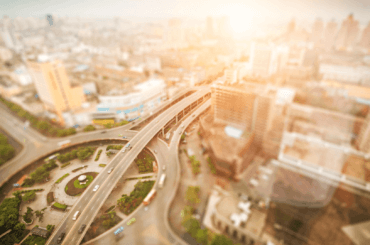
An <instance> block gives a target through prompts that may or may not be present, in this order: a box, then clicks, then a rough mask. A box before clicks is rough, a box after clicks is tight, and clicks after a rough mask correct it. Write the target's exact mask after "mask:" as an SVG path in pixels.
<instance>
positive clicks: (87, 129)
mask: <svg viewBox="0 0 370 245" xmlns="http://www.w3.org/2000/svg"><path fill="white" fill-rule="evenodd" d="M95 129H96V128H95V127H94V126H93V125H87V126H86V127H85V128H84V132H89V131H94V130H95Z"/></svg>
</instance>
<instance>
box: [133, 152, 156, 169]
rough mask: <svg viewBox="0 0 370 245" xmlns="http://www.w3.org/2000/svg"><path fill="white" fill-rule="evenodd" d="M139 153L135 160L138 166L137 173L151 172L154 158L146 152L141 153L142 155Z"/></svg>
mask: <svg viewBox="0 0 370 245" xmlns="http://www.w3.org/2000/svg"><path fill="white" fill-rule="evenodd" d="M141 154H142V153H141ZM141 154H140V155H139V157H140V158H139V159H137V160H136V165H137V166H138V168H139V173H150V172H153V161H154V158H153V157H152V156H151V155H149V154H147V153H143V154H144V155H143V156H142V155H141Z"/></svg>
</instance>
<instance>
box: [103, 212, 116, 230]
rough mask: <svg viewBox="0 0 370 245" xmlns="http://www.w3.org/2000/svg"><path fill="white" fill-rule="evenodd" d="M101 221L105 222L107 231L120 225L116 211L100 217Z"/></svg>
mask: <svg viewBox="0 0 370 245" xmlns="http://www.w3.org/2000/svg"><path fill="white" fill-rule="evenodd" d="M100 219H102V220H103V222H102V225H103V226H104V228H105V229H110V228H112V227H113V226H115V225H116V224H117V223H118V217H117V215H116V211H110V212H108V213H106V214H103V215H102V216H100Z"/></svg>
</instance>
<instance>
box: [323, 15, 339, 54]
mask: <svg viewBox="0 0 370 245" xmlns="http://www.w3.org/2000/svg"><path fill="white" fill-rule="evenodd" d="M336 35H337V23H336V22H335V21H334V20H331V21H330V22H329V23H328V24H326V27H325V32H324V40H323V45H324V48H325V49H328V50H329V49H331V48H332V47H333V46H334V43H335V38H336Z"/></svg>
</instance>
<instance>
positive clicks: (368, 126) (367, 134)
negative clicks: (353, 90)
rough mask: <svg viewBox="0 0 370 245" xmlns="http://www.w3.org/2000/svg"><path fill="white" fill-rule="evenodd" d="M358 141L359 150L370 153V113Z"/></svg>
mask: <svg viewBox="0 0 370 245" xmlns="http://www.w3.org/2000/svg"><path fill="white" fill-rule="evenodd" d="M356 143H357V147H358V148H359V150H361V151H363V152H366V153H370V113H368V115H367V117H366V119H365V122H364V124H363V125H362V127H361V130H360V133H359V135H358V137H357V142H356Z"/></svg>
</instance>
